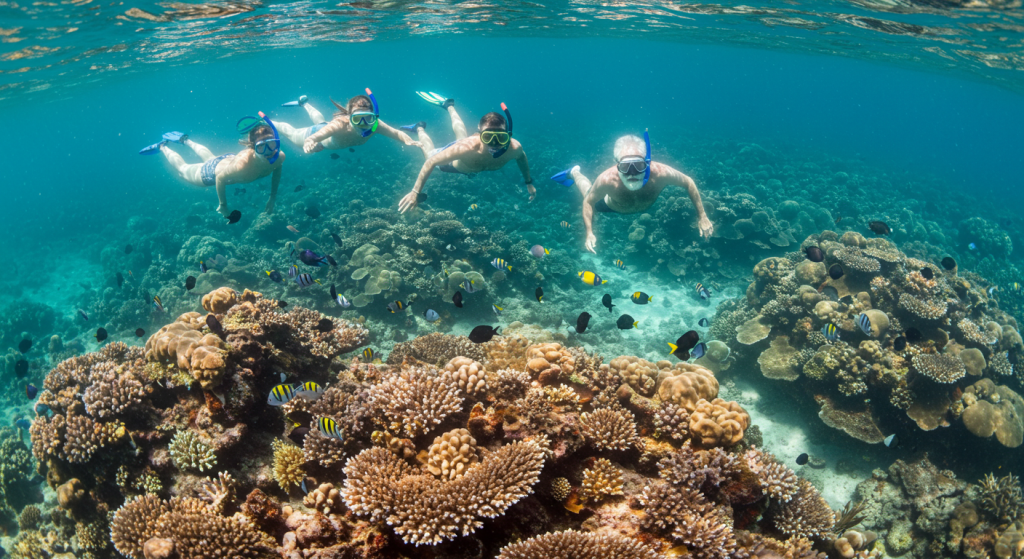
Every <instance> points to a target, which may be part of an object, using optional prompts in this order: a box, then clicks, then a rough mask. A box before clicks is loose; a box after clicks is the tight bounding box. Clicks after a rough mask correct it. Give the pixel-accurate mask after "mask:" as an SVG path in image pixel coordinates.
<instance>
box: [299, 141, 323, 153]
mask: <svg viewBox="0 0 1024 559" xmlns="http://www.w3.org/2000/svg"><path fill="white" fill-rule="evenodd" d="M323 150H324V145H323V144H321V143H320V142H317V141H315V140H313V139H312V138H306V141H305V142H303V143H302V151H305V152H306V153H317V152H320V151H323Z"/></svg>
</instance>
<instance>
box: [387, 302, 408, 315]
mask: <svg viewBox="0 0 1024 559" xmlns="http://www.w3.org/2000/svg"><path fill="white" fill-rule="evenodd" d="M408 306H409V303H403V302H402V301H391V302H390V303H388V310H389V311H391V314H395V313H396V312H398V311H404V310H405V307H408Z"/></svg>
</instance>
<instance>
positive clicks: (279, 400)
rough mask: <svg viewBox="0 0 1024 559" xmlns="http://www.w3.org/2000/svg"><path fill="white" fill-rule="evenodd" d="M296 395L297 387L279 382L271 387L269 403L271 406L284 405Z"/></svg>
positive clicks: (268, 397)
mask: <svg viewBox="0 0 1024 559" xmlns="http://www.w3.org/2000/svg"><path fill="white" fill-rule="evenodd" d="M294 397H295V387H294V386H292V385H291V384H279V385H277V386H275V387H274V388H271V389H270V395H269V396H267V403H268V404H270V405H271V406H283V405H285V404H287V403H288V402H291V401H292V398H294Z"/></svg>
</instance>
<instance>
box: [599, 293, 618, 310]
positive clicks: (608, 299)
mask: <svg viewBox="0 0 1024 559" xmlns="http://www.w3.org/2000/svg"><path fill="white" fill-rule="evenodd" d="M601 304H602V305H604V306H605V307H607V308H608V312H612V307H614V306H615V305H613V304H612V296H611V294H610V293H605V294H604V297H601Z"/></svg>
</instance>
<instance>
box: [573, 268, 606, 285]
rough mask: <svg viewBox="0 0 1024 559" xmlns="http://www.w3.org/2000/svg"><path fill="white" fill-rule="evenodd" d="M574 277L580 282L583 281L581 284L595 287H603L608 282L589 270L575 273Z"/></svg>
mask: <svg viewBox="0 0 1024 559" xmlns="http://www.w3.org/2000/svg"><path fill="white" fill-rule="evenodd" d="M576 275H577V276H578V277H579V278H580V280H581V281H583V283H585V284H587V285H595V286H596V285H604V284H606V283H608V280H603V279H601V276H599V275H597V274H595V273H594V272H591V271H590V270H584V271H582V272H577V273H576Z"/></svg>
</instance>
